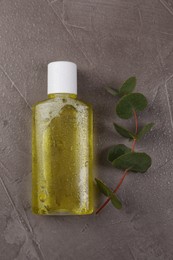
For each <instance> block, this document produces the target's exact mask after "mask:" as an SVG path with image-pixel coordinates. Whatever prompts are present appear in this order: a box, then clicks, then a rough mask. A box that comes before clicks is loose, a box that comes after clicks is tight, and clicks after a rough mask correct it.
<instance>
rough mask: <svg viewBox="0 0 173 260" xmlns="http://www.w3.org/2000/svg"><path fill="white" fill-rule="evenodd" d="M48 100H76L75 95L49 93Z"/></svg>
mask: <svg viewBox="0 0 173 260" xmlns="http://www.w3.org/2000/svg"><path fill="white" fill-rule="evenodd" d="M48 98H74V99H75V98H77V95H76V94H71V93H51V94H48Z"/></svg>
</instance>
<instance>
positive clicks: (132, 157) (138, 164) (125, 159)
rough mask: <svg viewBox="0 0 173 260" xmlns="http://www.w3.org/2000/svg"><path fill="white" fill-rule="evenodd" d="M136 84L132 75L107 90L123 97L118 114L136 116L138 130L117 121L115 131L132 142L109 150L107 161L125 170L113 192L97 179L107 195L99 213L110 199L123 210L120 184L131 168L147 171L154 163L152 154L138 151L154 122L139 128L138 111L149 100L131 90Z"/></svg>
mask: <svg viewBox="0 0 173 260" xmlns="http://www.w3.org/2000/svg"><path fill="white" fill-rule="evenodd" d="M135 86H136V78H135V77H131V78H129V79H128V80H126V81H125V82H124V84H123V85H122V87H121V88H120V89H115V90H114V89H110V88H108V89H107V90H108V92H109V93H111V94H112V95H114V96H119V97H120V100H119V102H118V104H117V107H116V112H117V115H118V116H119V117H120V118H123V119H128V118H130V117H131V116H134V122H135V132H134V133H133V132H131V131H129V130H128V129H126V128H124V127H122V126H120V125H118V124H116V123H114V127H115V130H116V131H117V132H118V133H119V134H120V135H121V136H123V137H126V138H129V140H132V141H133V143H132V147H131V149H130V148H128V147H127V146H125V145H123V144H119V145H116V146H114V147H112V148H111V149H110V150H109V153H108V161H109V162H111V163H112V165H113V166H115V167H116V168H118V169H124V173H123V176H122V177H121V179H120V181H119V183H118V185H117V186H116V188H115V190H114V191H111V190H110V189H109V188H108V187H107V186H106V184H104V183H103V182H102V181H100V180H99V179H96V183H97V186H98V188H99V190H100V192H101V193H103V194H104V195H105V196H106V197H108V198H107V200H106V201H105V202H104V203H103V204H102V205H101V206H100V207H99V208H98V209H97V211H96V214H98V213H99V212H100V211H101V210H102V209H103V208H104V207H105V206H106V205H107V204H108V203H109V202H110V201H111V202H112V204H113V205H114V207H115V208H117V209H120V208H121V207H122V204H121V202H120V200H119V199H118V198H117V196H116V195H115V193H116V192H117V191H118V189H119V188H120V187H121V185H122V183H123V181H124V179H125V177H126V176H127V174H128V173H129V172H130V171H131V172H135V173H137V172H140V173H144V172H146V171H147V170H148V168H149V167H150V166H151V158H150V156H149V155H147V154H146V153H137V152H135V145H136V142H137V140H139V139H140V138H141V137H142V136H144V135H145V134H146V133H147V132H148V131H149V130H150V129H151V128H152V127H153V125H154V124H153V123H150V124H147V125H145V126H144V127H143V128H142V129H141V130H140V131H138V118H137V112H136V111H138V112H140V111H142V110H143V109H145V108H146V106H147V100H146V98H145V97H144V95H142V94H140V93H131V92H132V91H133V90H134V88H135Z"/></svg>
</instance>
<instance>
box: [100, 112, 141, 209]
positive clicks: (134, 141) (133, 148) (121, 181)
mask: <svg viewBox="0 0 173 260" xmlns="http://www.w3.org/2000/svg"><path fill="white" fill-rule="evenodd" d="M133 115H134V120H135V134H136V135H137V133H138V118H137V114H136V111H135V110H133ZM135 145H136V138H134V139H133V143H132V149H131V150H132V152H134V150H135ZM128 170H129V169H126V170H125V171H124V174H123V176H122V177H121V179H120V181H119V183H118V185H117V187H116V188H115V190H114V191H113V193H116V192H117V191H118V189H119V188H120V187H121V184H122V183H123V181H124V179H125V177H126V176H127V174H128ZM110 200H111V199H110V197H109V198H108V199H107V200H106V201H105V202H104V203H103V204H102V205H101V206H100V208H98V209H97V211H96V214H98V213H99V212H100V211H101V210H102V209H103V208H104V207H105V206H106V205H107V204H108V203H109V201H110Z"/></svg>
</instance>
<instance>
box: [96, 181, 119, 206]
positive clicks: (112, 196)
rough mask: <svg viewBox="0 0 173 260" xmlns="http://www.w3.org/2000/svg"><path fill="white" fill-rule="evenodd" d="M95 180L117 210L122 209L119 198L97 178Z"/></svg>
mask: <svg viewBox="0 0 173 260" xmlns="http://www.w3.org/2000/svg"><path fill="white" fill-rule="evenodd" d="M95 180H96V183H97V187H98V188H99V190H100V192H101V193H103V194H104V195H105V196H106V197H109V198H110V199H111V202H112V204H113V206H114V207H115V208H117V209H121V208H122V204H121V201H120V200H119V199H118V197H117V196H116V195H115V194H114V193H113V192H112V191H111V190H110V189H109V188H108V187H107V186H106V184H104V183H103V182H102V181H100V180H99V179H97V178H95Z"/></svg>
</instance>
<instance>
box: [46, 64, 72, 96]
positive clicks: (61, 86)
mask: <svg viewBox="0 0 173 260" xmlns="http://www.w3.org/2000/svg"><path fill="white" fill-rule="evenodd" d="M52 93H69V94H77V65H76V64H75V63H73V62H70V61H54V62H51V63H49V64H48V94H52Z"/></svg>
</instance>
